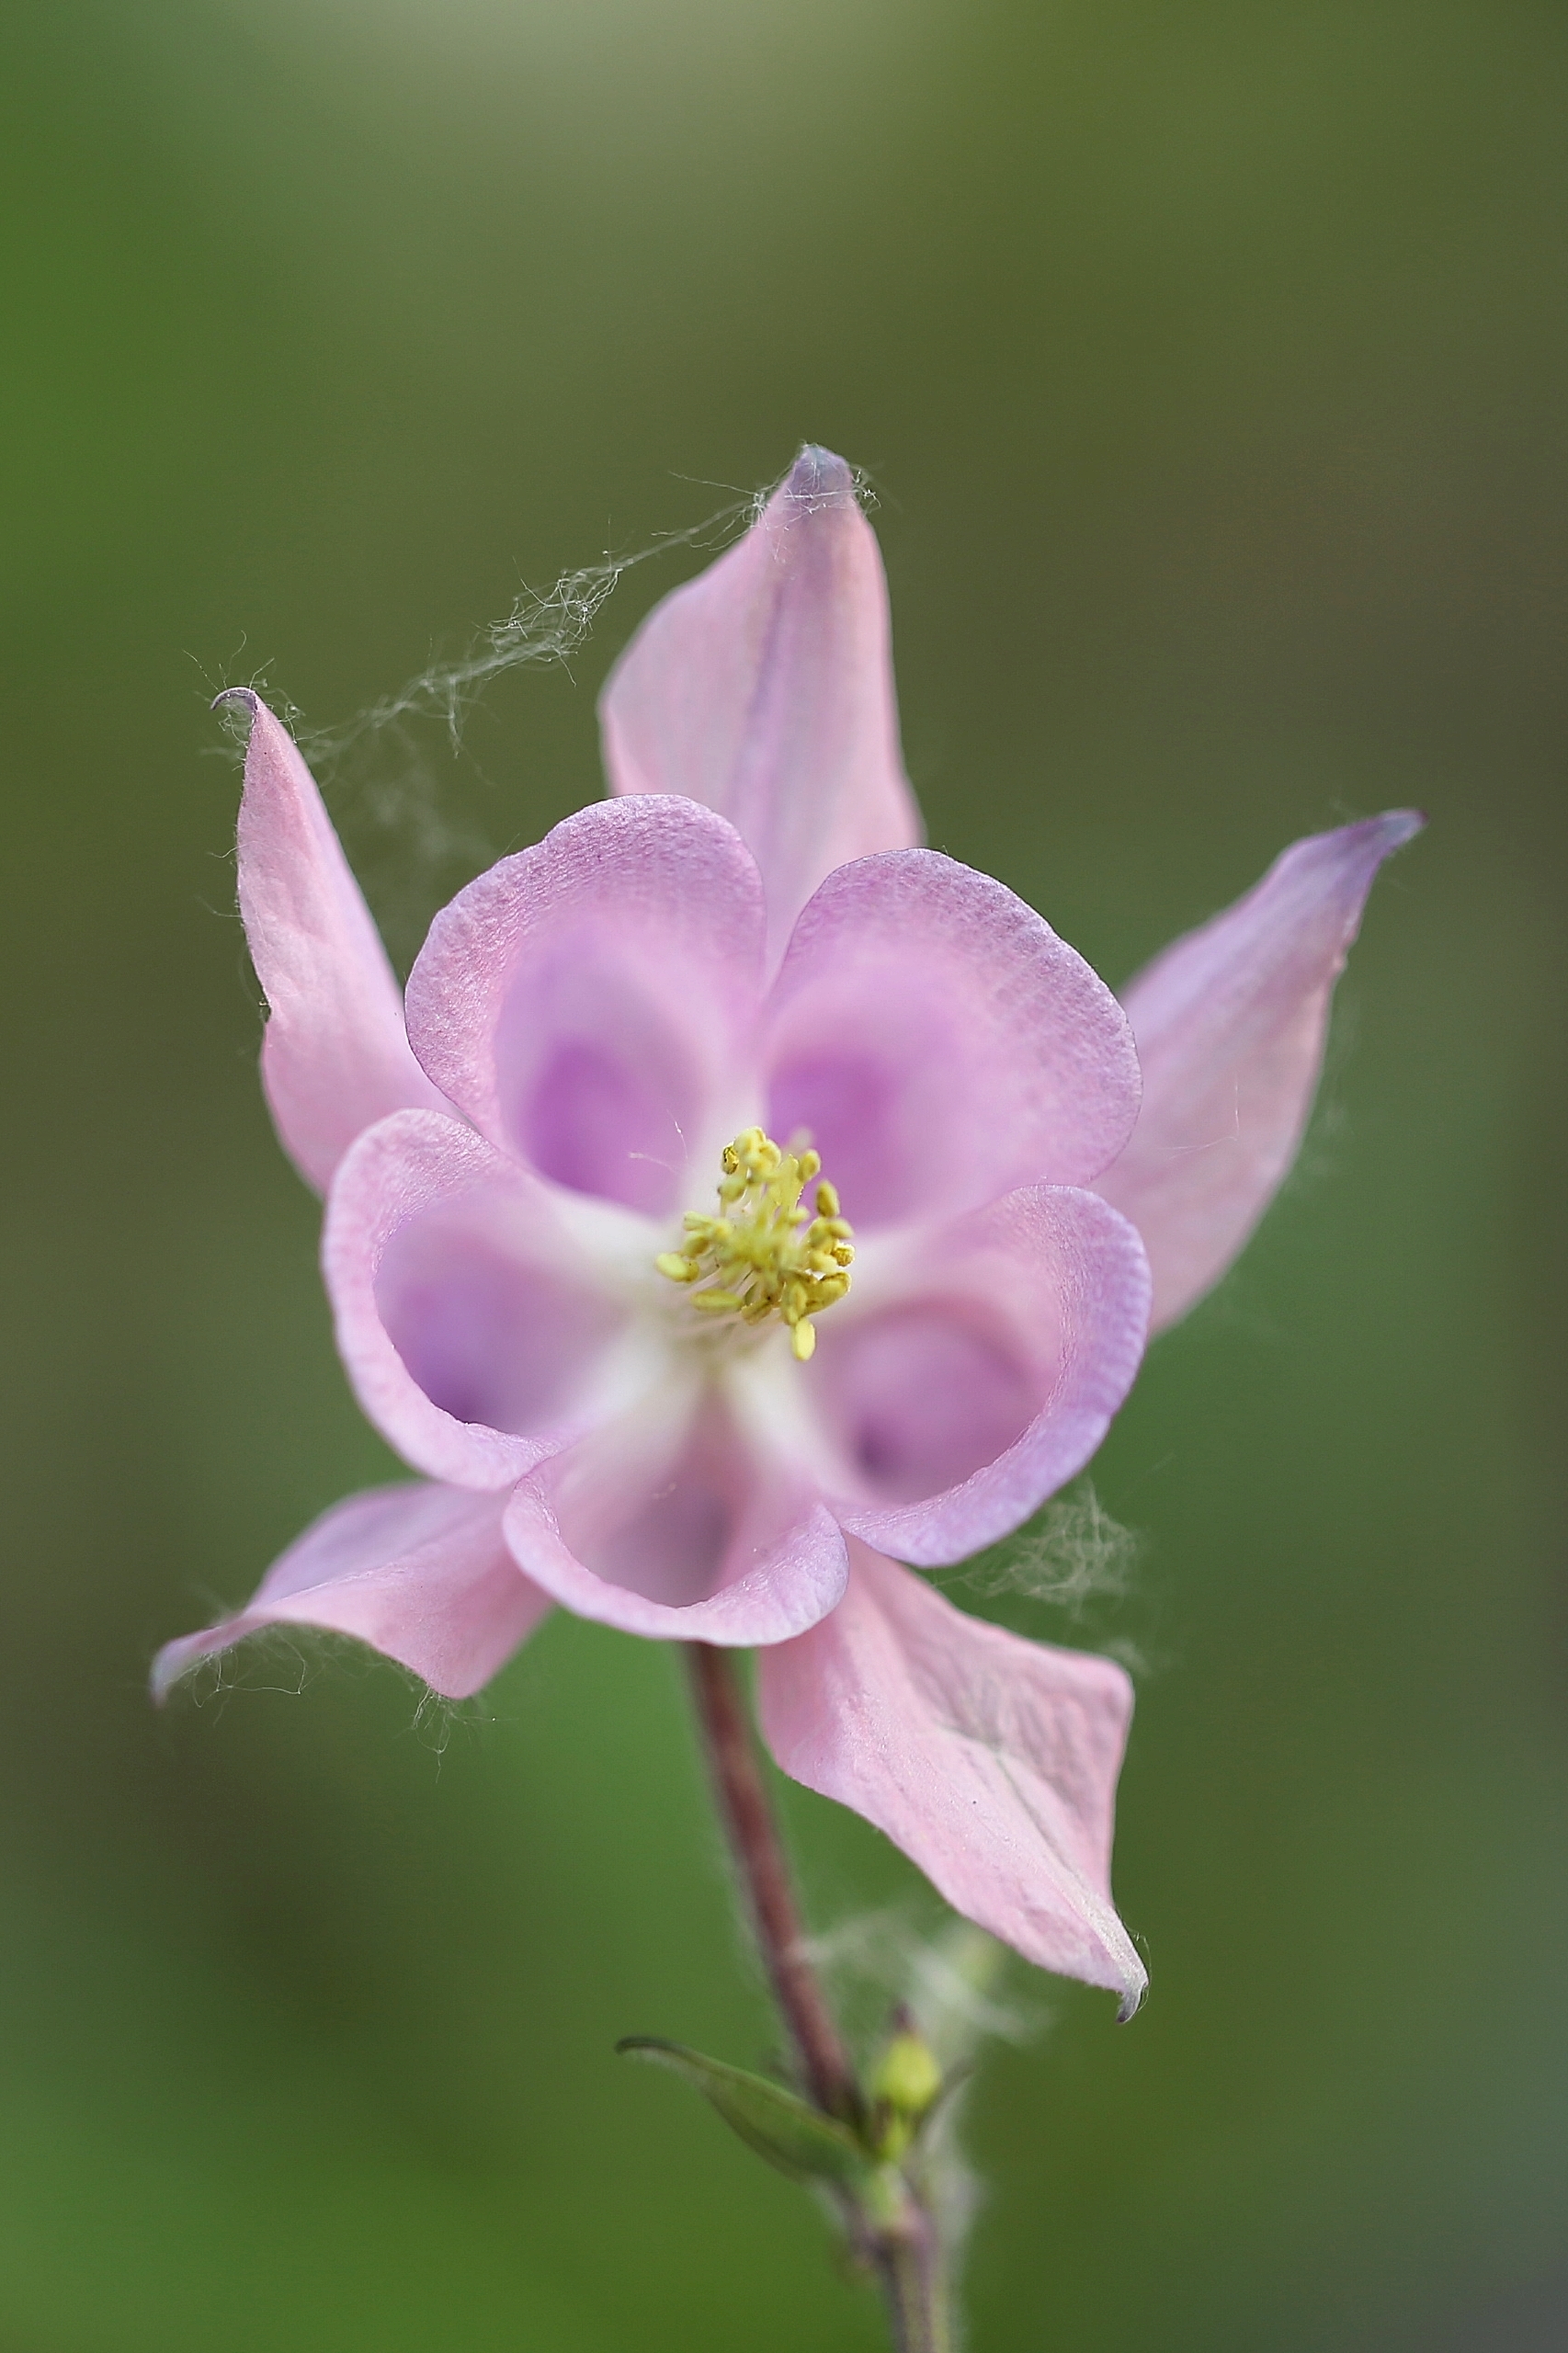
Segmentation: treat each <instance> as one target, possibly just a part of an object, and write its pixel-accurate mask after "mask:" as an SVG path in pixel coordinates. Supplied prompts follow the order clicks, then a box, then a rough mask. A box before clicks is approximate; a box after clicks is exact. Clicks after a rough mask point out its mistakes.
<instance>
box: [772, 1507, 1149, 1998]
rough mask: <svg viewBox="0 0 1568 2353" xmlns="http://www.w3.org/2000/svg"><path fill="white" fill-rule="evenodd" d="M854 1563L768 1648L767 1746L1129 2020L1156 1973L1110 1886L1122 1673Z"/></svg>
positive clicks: (1125, 1705)
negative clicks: (1104, 1993)
mask: <svg viewBox="0 0 1568 2353" xmlns="http://www.w3.org/2000/svg"><path fill="white" fill-rule="evenodd" d="M850 1562H851V1565H850V1577H849V1587H848V1591H847V1592H846V1595H845V1597H844V1599H843V1600H842V1602H840V1604H839V1606H838V1608H836V1609H835V1611H834V1613H833V1615H832V1616H831V1617H830V1618H825V1619H824V1620H823V1621H822V1622H821V1624H819V1625H817V1626H814V1627H812V1629H811V1631H809V1632H808V1633H804V1634H801V1635H800V1636H799V1637H798V1638H797V1639H796V1640H795V1641H794V1642H791V1643H781V1644H779V1645H778V1646H777V1647H775V1648H773V1649H770V1650H766V1651H764V1652H763V1654H762V1655H761V1658H760V1659H759V1661H758V1668H757V1674H758V1693H759V1700H760V1709H761V1717H762V1727H763V1731H764V1733H765V1735H766V1737H767V1744H768V1746H769V1747H770V1748H771V1749H772V1751H773V1754H774V1756H775V1757H776V1758H777V1759H778V1763H779V1765H780V1766H781V1767H782V1768H783V1769H784V1771H785V1772H786V1773H788V1774H790V1776H791V1778H792V1779H795V1780H797V1781H803V1782H804V1783H805V1785H806V1787H807V1788H808V1789H812V1790H819V1791H820V1792H821V1793H822V1795H823V1796H824V1797H830V1798H836V1799H837V1801H838V1802H839V1803H840V1804H841V1805H846V1806H849V1807H852V1808H853V1810H854V1811H855V1812H856V1813H859V1814H863V1815H864V1816H865V1818H866V1819H867V1821H868V1822H873V1823H875V1824H876V1825H877V1827H878V1828H879V1829H880V1830H882V1831H884V1832H885V1833H886V1835H887V1836H888V1837H890V1838H891V1839H892V1841H893V1844H894V1845H895V1846H897V1847H902V1848H903V1852H904V1853H905V1854H906V1855H907V1856H909V1858H910V1859H911V1860H912V1861H913V1862H915V1863H916V1864H918V1866H919V1868H920V1869H921V1870H923V1871H924V1872H925V1873H926V1877H927V1878H928V1879H929V1880H930V1881H931V1882H932V1884H933V1885H934V1886H935V1887H936V1888H937V1890H938V1891H939V1893H941V1894H942V1895H944V1896H945V1897H946V1898H947V1900H948V1902H949V1904H952V1905H953V1906H954V1908H955V1909H956V1910H957V1911H959V1912H961V1913H962V1914H963V1915H964V1916H965V1917H966V1918H967V1919H971V1920H975V1921H978V1922H979V1924H980V1926H981V1927H983V1928H988V1929H989V1930H990V1931H991V1933H992V1935H993V1936H996V1937H1000V1938H1002V1939H1003V1941H1004V1942H1005V1943H1006V1944H1009V1945H1011V1946H1013V1947H1014V1949H1016V1950H1017V1951H1018V1952H1021V1953H1022V1954H1023V1955H1024V1956H1025V1958H1026V1959H1027V1960H1028V1961H1034V1962H1036V1963H1037V1964H1038V1965H1039V1967H1040V1968H1041V1969H1051V1970H1055V1971H1057V1972H1059V1973H1060V1974H1061V1975H1062V1976H1064V1977H1078V1978H1082V1979H1084V1980H1085V1982H1086V1983H1087V1984H1090V1985H1105V1986H1108V1987H1109V1988H1110V1989H1111V1991H1112V1992H1114V1993H1116V1994H1118V1995H1120V1997H1121V2009H1120V2015H1121V2016H1122V2017H1123V2018H1131V2015H1132V2013H1133V2011H1134V2010H1135V2009H1136V2008H1137V2007H1138V2005H1139V2003H1140V2001H1141V2000H1142V1996H1143V1992H1144V1988H1145V1986H1146V1984H1147V1982H1148V1981H1147V1977H1146V1975H1145V1972H1144V1969H1143V1964H1142V1961H1140V1960H1139V1957H1138V1954H1137V1952H1136V1951H1135V1950H1134V1949H1133V1946H1132V1942H1131V1938H1129V1936H1128V1934H1127V1931H1126V1929H1125V1928H1124V1927H1122V1925H1121V1922H1120V1921H1119V1918H1118V1917H1117V1915H1116V1910H1115V1906H1114V1904H1113V1903H1112V1901H1111V1893H1110V1846H1111V1830H1112V1822H1113V1809H1114V1801H1115V1792H1116V1779H1117V1774H1118V1772H1119V1769H1120V1766H1121V1756H1122V1750H1123V1748H1124V1746H1125V1744H1126V1739H1127V1727H1128V1722H1129V1721H1130V1719H1131V1713H1132V1688H1131V1684H1130V1683H1129V1681H1128V1679H1127V1677H1126V1676H1125V1675H1124V1674H1123V1673H1122V1671H1121V1669H1120V1667H1119V1666H1116V1665H1112V1663H1111V1662H1110V1660H1109V1659H1103V1658H1093V1657H1090V1656H1088V1655H1087V1654H1085V1653H1083V1652H1079V1651H1065V1650H1056V1649H1053V1648H1051V1646H1049V1645H1048V1644H1046V1643H1029V1642H1025V1641H1023V1640H1022V1639H1021V1638H1020V1637H1019V1636H1018V1635H1017V1634H1008V1633H1005V1632H1003V1631H1002V1630H1001V1628H1000V1627H996V1626H990V1625H987V1624H985V1623H984V1622H983V1620H980V1619H976V1618H971V1617H969V1616H968V1615H967V1614H966V1613H965V1612H964V1611H962V1610H960V1609H955V1608H953V1606H952V1604H951V1603H950V1602H949V1601H946V1600H944V1599H943V1598H942V1597H941V1596H940V1595H939V1594H937V1593H933V1592H932V1591H931V1589H930V1587H929V1586H926V1585H924V1584H922V1582H921V1580H920V1579H919V1578H918V1577H915V1576H912V1575H911V1574H910V1573H909V1572H908V1571H907V1570H906V1569H901V1568H899V1567H898V1566H897V1565H896V1564H895V1563H893V1562H892V1561H887V1560H883V1559H881V1557H880V1556H879V1555H878V1554H877V1553H875V1552H870V1551H869V1550H868V1549H867V1548H866V1546H864V1545H863V1544H854V1545H852V1546H851V1548H850Z"/></svg>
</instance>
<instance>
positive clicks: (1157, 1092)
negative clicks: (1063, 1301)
mask: <svg viewBox="0 0 1568 2353" xmlns="http://www.w3.org/2000/svg"><path fill="white" fill-rule="evenodd" d="M1424 823H1425V820H1424V819H1423V818H1422V817H1420V816H1419V815H1418V814H1417V813H1415V811H1414V810H1410V809H1394V810H1391V811H1390V812H1389V813H1387V814H1386V815H1385V816H1381V817H1370V818H1369V819H1367V821H1366V822H1365V823H1364V824H1358V825H1342V826H1341V827H1340V828H1339V829H1338V831H1337V832H1335V833H1332V834H1312V835H1309V836H1308V837H1307V839H1306V840H1305V841H1300V842H1297V843H1295V844H1294V845H1293V846H1292V847H1290V849H1288V850H1287V851H1286V852H1285V853H1284V855H1283V857H1281V858H1277V859H1276V860H1275V863H1274V864H1273V865H1272V866H1271V867H1270V868H1269V870H1268V872H1267V874H1266V875H1265V876H1264V878H1263V880H1262V881H1261V882H1259V883H1258V884H1257V886H1256V889H1254V890H1252V891H1249V892H1248V893H1247V895H1246V897H1245V898H1244V899H1238V900H1237V902H1236V904H1235V905H1234V906H1233V907H1228V908H1227V909H1226V910H1225V912H1224V914H1223V915H1216V916H1215V917H1214V919H1213V921H1212V922H1211V923H1207V924H1204V925H1203V926H1201V927H1200V928H1199V930H1197V931H1189V932H1188V933H1187V935H1186V936H1185V938H1181V939H1178V940H1176V941H1175V942H1174V944H1173V945H1172V946H1171V947H1169V948H1167V949H1165V952H1164V953H1163V954H1162V955H1159V956H1156V957H1155V959H1154V961H1153V963H1152V964H1149V965H1147V966H1145V968H1144V970H1143V971H1142V972H1140V973H1139V974H1138V976H1137V978H1136V979H1135V980H1133V981H1132V982H1131V983H1130V985H1129V986H1128V987H1127V988H1126V989H1125V990H1124V991H1123V992H1122V1001H1123V1003H1124V1004H1125V1006H1126V1007H1127V1012H1128V1016H1129V1018H1130V1019H1131V1023H1132V1032H1133V1036H1134V1037H1135V1038H1136V1040H1137V1041H1138V1058H1139V1061H1140V1063H1142V1070H1143V1102H1142V1109H1141V1110H1140V1112H1139V1114H1138V1124H1137V1126H1136V1127H1135V1128H1134V1129H1133V1131H1132V1135H1131V1140H1130V1142H1128V1144H1127V1147H1126V1149H1125V1151H1124V1152H1123V1153H1122V1154H1121V1157H1120V1158H1119V1160H1117V1161H1115V1162H1113V1164H1112V1165H1111V1166H1110V1167H1109V1168H1108V1170H1107V1171H1106V1173H1105V1175H1104V1176H1101V1177H1100V1178H1099V1180H1098V1182H1097V1183H1096V1187H1095V1190H1096V1192H1098V1193H1101V1194H1103V1195H1104V1197H1105V1199H1107V1200H1108V1201H1109V1202H1110V1203H1111V1204H1112V1205H1113V1207H1115V1208H1116V1209H1119V1211H1121V1213H1122V1215H1123V1216H1124V1217H1128V1218H1131V1221H1132V1222H1133V1224H1134V1225H1135V1226H1136V1227H1137V1228H1138V1231H1139V1233H1141V1234H1142V1237H1143V1246H1144V1248H1145V1249H1146V1250H1147V1252H1148V1254H1149V1265H1150V1267H1151V1269H1152V1271H1153V1279H1154V1304H1153V1329H1154V1330H1155V1331H1158V1330H1160V1329H1161V1327H1162V1326H1163V1325H1165V1324H1171V1323H1174V1322H1175V1320H1176V1317H1177V1316H1178V1315H1184V1314H1185V1313H1186V1312H1187V1309H1188V1308H1189V1307H1190V1306H1191V1305H1192V1304H1193V1302H1195V1301H1196V1300H1198V1299H1200V1298H1201V1297H1202V1295H1203V1293H1204V1292H1205V1291H1206V1290H1209V1289H1210V1286H1211V1285H1212V1284H1214V1283H1217V1282H1218V1281H1219V1279H1220V1277H1221V1275H1222V1274H1223V1273H1224V1271H1225V1269H1226V1267H1228V1266H1229V1265H1230V1264H1231V1261H1232V1260H1233V1258H1234V1257H1235V1256H1236V1255H1237V1253H1238V1252H1239V1251H1240V1250H1241V1248H1242V1245H1244V1242H1245V1241H1246V1239H1247V1237H1248V1235H1249V1234H1250V1233H1252V1230H1253V1228H1254V1227H1255V1226H1256V1223H1257V1222H1258V1220H1259V1218H1260V1217H1261V1216H1262V1215H1263V1212H1264V1211H1265V1210H1266V1209H1267V1207H1268V1204H1269V1202H1270V1201H1271V1200H1272V1199H1273V1198H1274V1195H1275V1193H1276V1192H1277V1191H1278V1188H1279V1185H1280V1183H1281V1181H1282V1180H1283V1178H1284V1177H1285V1176H1286V1175H1287V1174H1288V1172H1289V1170H1290V1164H1291V1163H1292V1161H1293V1160H1294V1159H1295V1157H1296V1154H1297V1151H1298V1149H1299V1148H1300V1145H1301V1136H1302V1133H1303V1131H1304V1130H1305V1128H1306V1124H1307V1119H1308V1115H1309V1113H1310V1112H1311V1110H1312V1097H1313V1096H1314V1094H1315V1093H1316V1091H1317V1083H1318V1074H1319V1072H1320V1071H1321V1070H1322V1068H1323V1050H1324V1038H1325V1036H1326V1034H1327V1030H1328V1016H1329V1006H1330V1004H1331V1002H1332V999H1333V995H1334V984H1335V981H1336V980H1337V979H1338V977H1339V975H1340V973H1341V972H1343V971H1344V969H1345V959H1346V952H1347V950H1348V949H1349V947H1350V944H1351V942H1352V940H1354V938H1355V937H1356V934H1357V932H1358V930H1359V929H1360V926H1361V910H1362V908H1363V907H1364V906H1365V904H1366V901H1367V893H1368V892H1369V890H1370V889H1371V887H1372V882H1373V880H1374V878H1375V877H1376V874H1377V871H1378V869H1379V867H1380V866H1381V864H1382V862H1383V860H1384V858H1387V857H1388V856H1389V854H1390V852H1391V851H1392V850H1396V849H1400V848H1402V847H1403V845H1404V844H1405V843H1406V842H1407V841H1409V840H1410V839H1411V837H1412V835H1415V834H1417V833H1419V832H1420V830H1421V827H1422V825H1423V824H1424Z"/></svg>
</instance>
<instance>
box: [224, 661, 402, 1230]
mask: <svg viewBox="0 0 1568 2353" xmlns="http://www.w3.org/2000/svg"><path fill="white" fill-rule="evenodd" d="M219 699H220V700H221V701H228V702H236V703H243V704H244V706H245V707H246V709H247V710H249V712H250V715H251V732H250V743H249V745H248V746H247V748H246V751H245V782H244V794H243V796H242V798H241V801H240V819H239V896H240V913H241V915H242V916H243V917H244V926H245V938H246V939H247V940H248V941H249V943H250V952H251V961H252V962H253V963H254V964H255V966H256V978H257V979H258V980H259V981H260V983H261V985H262V987H263V989H264V990H265V991H266V993H267V1006H268V1007H269V1009H270V1018H269V1019H268V1021H267V1030H266V1035H265V1036H264V1038H263V1040H262V1048H261V1073H262V1084H263V1086H265V1088H266V1090H267V1102H268V1103H269V1105H270V1106H271V1109H272V1116H273V1120H274V1121H275V1122H276V1124H277V1128H278V1137H279V1139H280V1141H281V1142H282V1144H283V1148H284V1150H285V1151H286V1152H287V1153H288V1154H289V1155H290V1159H291V1160H292V1161H293V1162H294V1165H295V1166H296V1167H297V1168H298V1169H299V1171H300V1173H301V1176H303V1177H304V1178H305V1179H306V1181H307V1183H309V1184H312V1185H313V1186H314V1187H315V1188H316V1190H317V1191H318V1192H324V1191H325V1189H326V1187H327V1184H328V1183H329V1181H330V1179H331V1176H332V1173H333V1170H334V1169H335V1167H336V1166H337V1164H338V1162H339V1161H340V1160H341V1159H342V1157H343V1155H344V1154H345V1153H346V1152H347V1149H348V1147H349V1145H350V1144H351V1143H352V1142H353V1141H354V1139H355V1137H356V1136H357V1135H359V1134H361V1133H362V1132H363V1131H364V1130H365V1129H366V1128H368V1127H371V1126H373V1125H374V1123H375V1121H376V1120H380V1119H383V1118H385V1116H386V1114H387V1113H388V1112H389V1111H399V1110H403V1109H404V1108H431V1109H442V1110H444V1109H446V1108H447V1106H446V1105H445V1104H444V1103H443V1102H442V1099H441V1097H440V1096H439V1095H438V1094H437V1091H436V1089H435V1088H434V1087H433V1086H431V1084H430V1081H429V1080H428V1078H426V1074H425V1073H424V1072H423V1071H422V1070H421V1069H420V1067H419V1064H418V1063H416V1062H415V1059H414V1056H413V1054H412V1053H411V1052H410V1051H409V1045H408V1038H407V1035H406V1033H405V1031H404V1029H403V1001H402V998H401V996H400V995H399V991H398V985H397V981H396V978H395V976H394V974H393V972H392V966H391V964H390V963H389V962H388V961H387V952H386V949H384V948H383V947H382V946H381V936H380V934H379V933H378V931H377V929H376V926H375V925H374V923H373V922H372V921H371V918H370V911H369V908H368V907H367V906H366V904H365V902H364V899H363V897H362V896H361V894H360V890H359V886H358V883H357V882H356V881H355V880H354V877H353V874H352V873H351V872H350V870H349V866H348V861H347V858H345V857H344V855H343V847H342V845H341V843H340V842H339V841H338V838H337V835H336V834H335V832H334V830H333V825H332V820H331V818H330V817H329V816H328V815H327V813H326V810H325V808H324V806H323V803H322V797H321V794H320V793H319V792H318V791H317V790H316V787H315V782H314V779H312V775H311V772H310V770H309V768H308V767H306V766H305V763H304V761H303V760H302V759H301V757H300V755H299V753H298V751H297V750H296V749H295V747H294V745H293V743H292V742H291V740H290V736H289V734H288V732H287V731H286V729H284V728H283V727H281V726H280V725H279V724H278V721H277V720H276V719H275V718H274V717H273V715H272V713H271V711H269V710H267V705H266V704H265V703H264V702H263V701H262V700H261V699H260V697H259V696H258V695H255V694H252V693H251V692H250V691H249V690H248V689H244V688H233V689H231V691H230V692H229V693H228V694H227V695H224V696H221V697H220V698H219Z"/></svg>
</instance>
